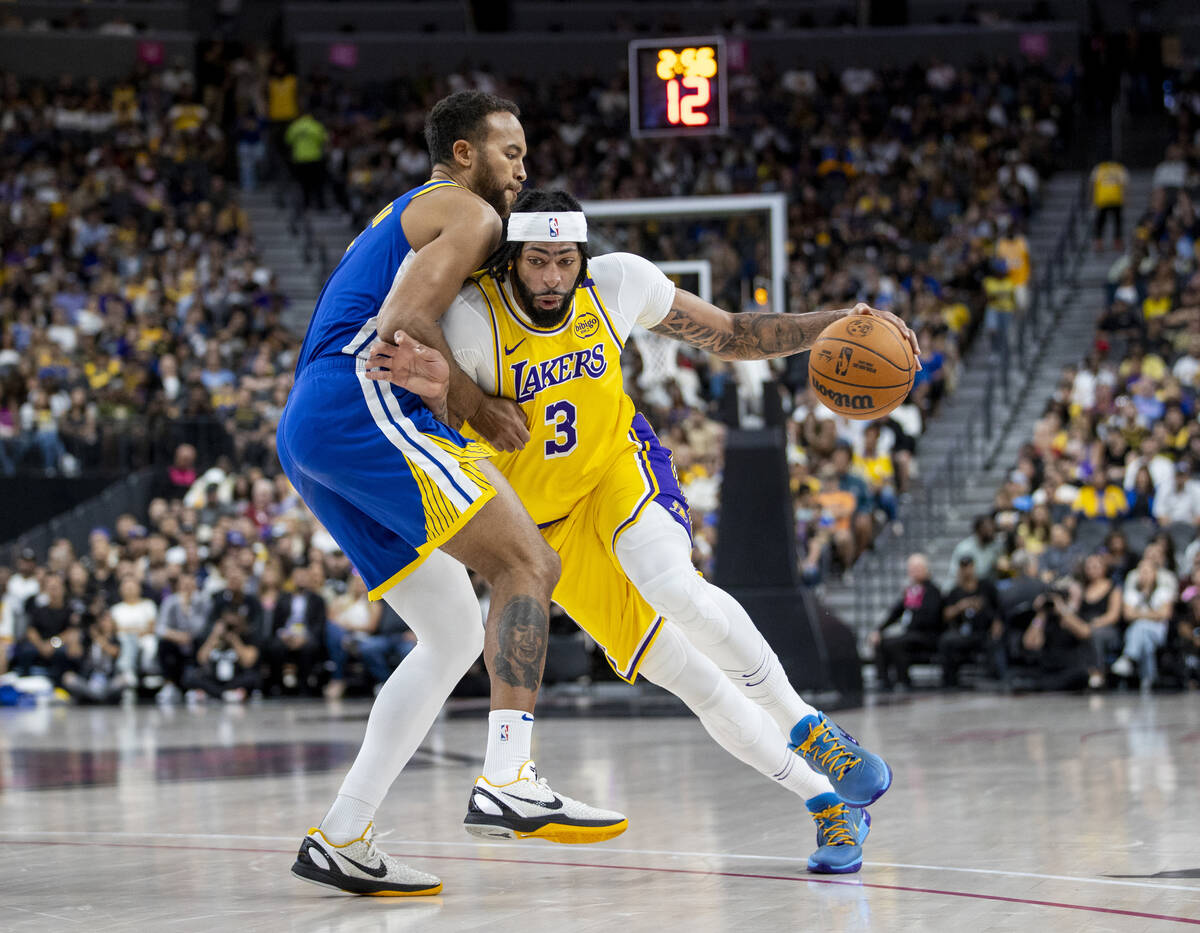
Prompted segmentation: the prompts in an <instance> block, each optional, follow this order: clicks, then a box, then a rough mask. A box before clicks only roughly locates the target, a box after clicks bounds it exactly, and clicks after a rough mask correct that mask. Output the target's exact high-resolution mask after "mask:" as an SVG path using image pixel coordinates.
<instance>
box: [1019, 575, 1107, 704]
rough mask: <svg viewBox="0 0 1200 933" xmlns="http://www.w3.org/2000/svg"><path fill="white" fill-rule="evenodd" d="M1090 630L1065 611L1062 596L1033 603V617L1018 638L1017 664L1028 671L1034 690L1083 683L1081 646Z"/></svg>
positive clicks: (1048, 595)
mask: <svg viewBox="0 0 1200 933" xmlns="http://www.w3.org/2000/svg"><path fill="white" fill-rule="evenodd" d="M1089 638H1090V629H1089V628H1088V626H1087V625H1085V624H1084V623H1083V622H1081V621H1080V620H1079V618H1078V616H1075V615H1073V614H1071V613H1069V612H1067V611H1066V600H1065V598H1064V596H1063V594H1062V593H1060V592H1058V591H1057V590H1051V591H1050V592H1048V593H1045V594H1043V595H1041V596H1039V597H1037V599H1036V600H1035V601H1034V616H1033V619H1032V620H1030V623H1029V625H1028V626H1027V627H1026V629H1025V632H1024V634H1022V636H1021V661H1022V662H1023V663H1024V665H1025V666H1026V668H1032V671H1033V678H1034V680H1033V688H1034V689H1035V690H1074V689H1077V688H1079V687H1082V686H1083V684H1085V683H1086V682H1087V659H1086V658H1085V646H1086V645H1087V643H1088V639H1089Z"/></svg>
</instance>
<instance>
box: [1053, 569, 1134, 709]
mask: <svg viewBox="0 0 1200 933" xmlns="http://www.w3.org/2000/svg"><path fill="white" fill-rule="evenodd" d="M1058 611H1059V612H1060V614H1061V615H1062V617H1063V619H1064V620H1065V621H1066V622H1067V624H1069V625H1070V626H1072V630H1073V631H1074V630H1076V629H1078V626H1079V625H1084V626H1086V627H1087V630H1088V641H1089V642H1090V647H1089V651H1090V658H1089V660H1088V686H1089V687H1091V688H1092V689H1093V690H1098V689H1100V688H1101V687H1103V686H1104V672H1105V670H1107V668H1108V664H1109V660H1108V659H1109V657H1111V656H1112V655H1113V654H1115V653H1116V650H1117V645H1119V644H1120V643H1121V633H1120V630H1119V629H1118V628H1117V625H1118V623H1120V621H1121V589H1120V587H1118V586H1117V585H1116V584H1115V583H1113V581H1112V578H1111V577H1110V576H1109V575H1108V569H1107V566H1106V565H1105V561H1104V558H1103V557H1102V556H1101V555H1099V554H1089V555H1088V556H1087V558H1086V559H1085V560H1084V562H1083V583H1082V584H1081V585H1077V586H1073V587H1072V588H1071V591H1070V595H1069V597H1068V598H1067V599H1066V600H1065V601H1064V602H1063V604H1062V605H1061V606H1059V607H1058Z"/></svg>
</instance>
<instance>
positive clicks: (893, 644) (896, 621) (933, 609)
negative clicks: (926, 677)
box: [871, 554, 944, 690]
mask: <svg viewBox="0 0 1200 933" xmlns="http://www.w3.org/2000/svg"><path fill="white" fill-rule="evenodd" d="M907 570H908V586H906V587H905V588H904V595H902V596H901V597H900V599H899V600H898V601H897V602H896V605H895V606H893V607H892V610H891V612H889V613H888V614H887V617H886V618H885V619H884V620H883V624H882V625H880V626H879V630H878V631H876V632H872V633H871V644H873V645H874V646H875V669H876V672H877V673H878V676H879V683H880V686H881V687H882V688H883V689H884V690H890V689H892V687H893V686H894V685H895V683H896V681H899V683H900V684H901V685H902V686H904V687H910V686H912V681H911V680H909V675H908V668H909V665H910V664H911V663H912V659H913V656H914V655H916V654H919V653H925V654H932V652H933V649H934V648H935V647H936V646H937V644H938V639H939V638H940V637H941V634H942V631H943V628H944V625H943V622H942V594H941V591H939V590H938V588H937V587H936V586H935V585H934V584H933V582H932V581H931V580H930V579H929V561H928V560H927V559H926V557H925V555H924V554H913V555H911V556H910V557H909V558H908V564H907ZM893 674H894V675H895V677H894V678H893Z"/></svg>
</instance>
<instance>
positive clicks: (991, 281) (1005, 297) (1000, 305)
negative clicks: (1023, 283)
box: [983, 258, 1017, 359]
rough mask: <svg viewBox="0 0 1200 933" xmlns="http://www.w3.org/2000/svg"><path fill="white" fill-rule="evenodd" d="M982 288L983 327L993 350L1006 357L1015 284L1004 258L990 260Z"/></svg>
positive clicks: (1015, 300)
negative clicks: (989, 267) (984, 300)
mask: <svg viewBox="0 0 1200 933" xmlns="http://www.w3.org/2000/svg"><path fill="white" fill-rule="evenodd" d="M983 290H984V294H985V295H986V296H987V307H986V309H985V311H984V318H983V329H984V330H985V331H987V333H988V337H989V339H990V340H991V342H992V348H993V350H995V352H997V353H999V354H1001V355H1002V356H1003V357H1004V358H1005V359H1007V356H1006V354H1007V353H1008V348H1009V346H1010V342H1009V333H1010V331H1011V330H1012V319H1013V315H1014V314H1015V313H1016V310H1017V299H1016V284H1015V282H1014V280H1013V278H1012V276H1011V275H1010V274H1009V271H1008V263H1007V261H1006V260H1004V259H1000V258H997V259H994V260H992V267H991V269H990V270H989V272H988V274H987V275H986V276H984V279H983Z"/></svg>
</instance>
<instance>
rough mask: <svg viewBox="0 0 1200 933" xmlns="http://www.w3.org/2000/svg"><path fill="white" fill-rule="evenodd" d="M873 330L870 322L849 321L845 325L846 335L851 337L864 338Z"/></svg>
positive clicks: (873, 327)
mask: <svg viewBox="0 0 1200 933" xmlns="http://www.w3.org/2000/svg"><path fill="white" fill-rule="evenodd" d="M874 329H875V325H874V324H872V323H871V322H870V321H850V322H849V323H848V324H847V325H846V333H848V334H849V335H850V336H851V337H865V336H867V334H869V333H871V331H873V330H874Z"/></svg>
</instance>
